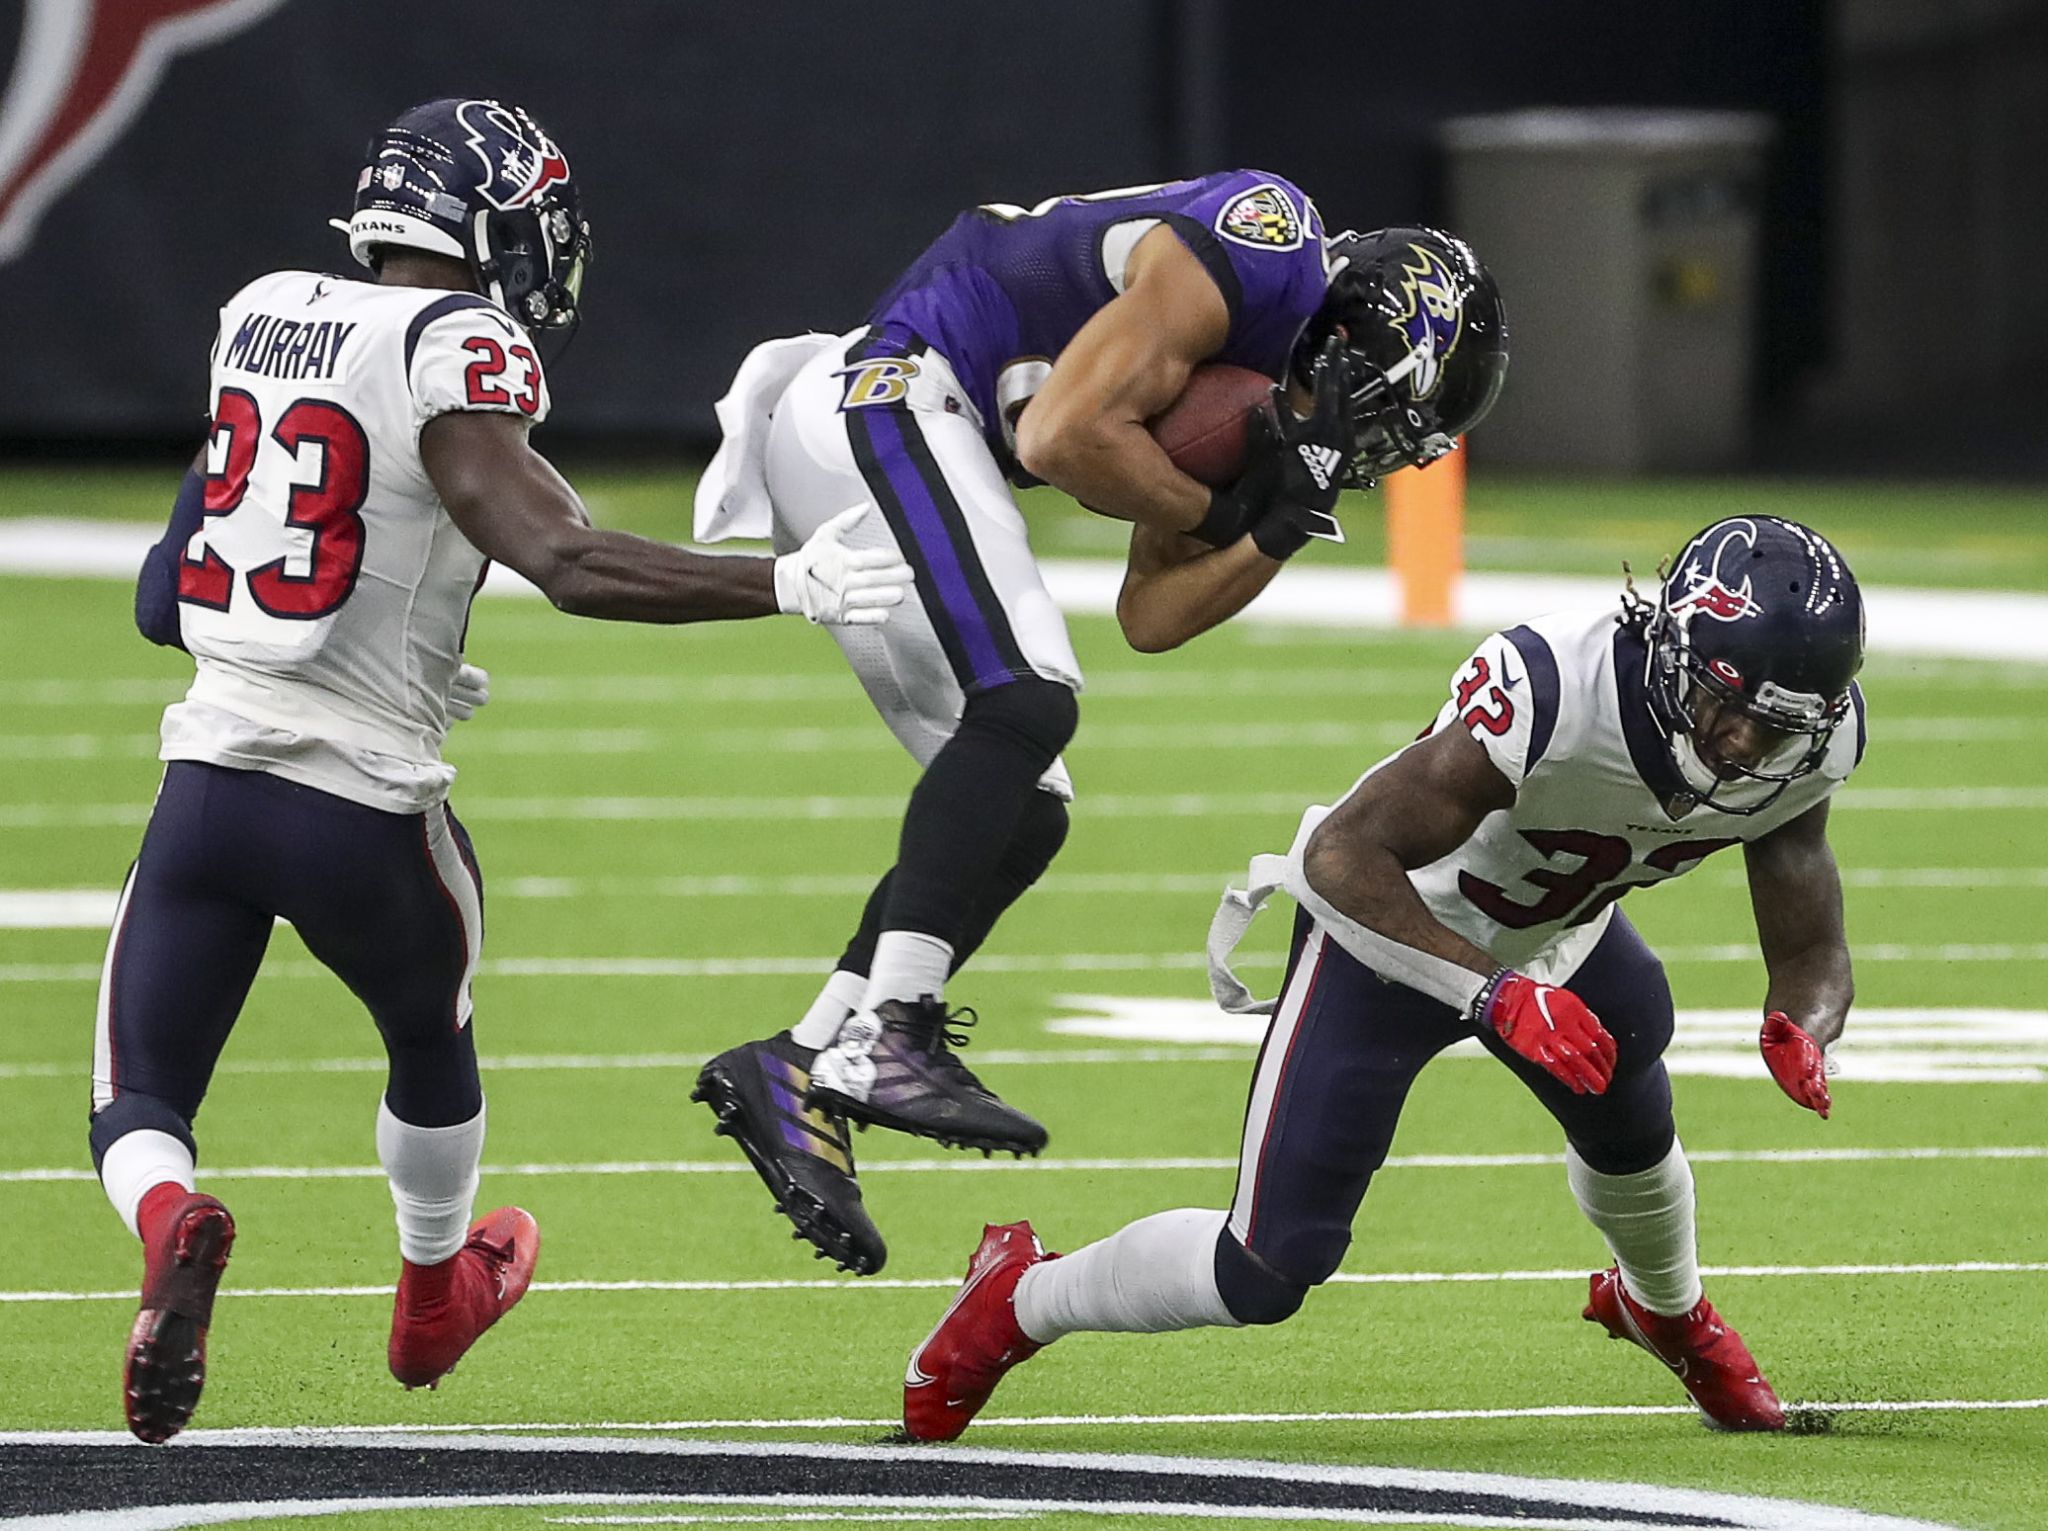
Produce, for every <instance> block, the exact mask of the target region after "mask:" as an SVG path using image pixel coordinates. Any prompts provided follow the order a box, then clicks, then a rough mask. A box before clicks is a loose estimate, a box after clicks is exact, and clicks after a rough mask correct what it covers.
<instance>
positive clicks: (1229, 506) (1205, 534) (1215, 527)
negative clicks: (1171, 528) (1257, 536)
mask: <svg viewBox="0 0 2048 1531" xmlns="http://www.w3.org/2000/svg"><path fill="white" fill-rule="evenodd" d="M1250 523H1251V513H1250V512H1249V511H1247V510H1246V509H1245V508H1244V505H1243V503H1242V502H1241V501H1240V500H1239V499H1238V498H1237V496H1236V495H1234V494H1232V493H1231V492H1230V491H1229V490H1227V489H1211V490H1210V491H1209V512H1208V514H1207V515H1205V516H1203V517H1202V519H1201V522H1200V524H1199V525H1196V526H1191V527H1189V528H1188V532H1187V534H1188V535H1189V536H1190V537H1199V538H1200V539H1201V540H1202V541H1204V542H1206V543H1208V544H1209V546H1210V547H1212V548H1227V547H1229V546H1230V545H1231V544H1232V543H1233V542H1235V541H1237V539H1238V538H1240V537H1242V536H1243V535H1244V534H1245V532H1246V530H1247V529H1248V528H1249V526H1250Z"/></svg>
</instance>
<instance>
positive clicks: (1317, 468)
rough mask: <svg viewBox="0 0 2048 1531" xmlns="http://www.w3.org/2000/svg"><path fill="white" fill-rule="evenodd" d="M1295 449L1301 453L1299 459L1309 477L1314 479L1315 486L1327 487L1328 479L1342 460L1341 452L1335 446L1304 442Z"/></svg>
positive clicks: (1328, 485)
mask: <svg viewBox="0 0 2048 1531" xmlns="http://www.w3.org/2000/svg"><path fill="white" fill-rule="evenodd" d="M1296 450H1297V451H1299V452H1300V453H1301V460H1302V463H1303V464H1304V465H1305V466H1306V467H1307V468H1308V472H1309V477H1310V478H1313V479H1314V480H1315V481H1316V488H1318V489H1327V488H1329V487H1330V480H1331V479H1332V478H1333V477H1335V476H1336V472H1337V467H1338V465H1339V464H1340V463H1342V462H1343V460H1344V456H1343V454H1342V453H1341V452H1339V451H1338V450H1337V449H1336V448H1335V447H1318V446H1309V445H1307V444H1306V443H1304V444H1303V445H1302V446H1300V447H1298V448H1296Z"/></svg>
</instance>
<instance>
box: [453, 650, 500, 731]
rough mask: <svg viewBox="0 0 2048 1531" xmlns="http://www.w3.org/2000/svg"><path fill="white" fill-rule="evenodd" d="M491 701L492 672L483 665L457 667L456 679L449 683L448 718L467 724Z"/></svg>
mask: <svg viewBox="0 0 2048 1531" xmlns="http://www.w3.org/2000/svg"><path fill="white" fill-rule="evenodd" d="M490 699H491V672H490V671H488V670H486V669H485V668H484V667H483V666H482V665H473V664H465V665H457V666H456V667H455V679H453V680H451V681H450V682H449V683H448V716H449V717H450V718H453V719H454V720H455V721H456V722H458V723H466V722H468V721H469V719H471V718H473V717H475V716H476V710H477V708H479V707H481V706H483V705H484V703H486V702H488V701H489V700H490Z"/></svg>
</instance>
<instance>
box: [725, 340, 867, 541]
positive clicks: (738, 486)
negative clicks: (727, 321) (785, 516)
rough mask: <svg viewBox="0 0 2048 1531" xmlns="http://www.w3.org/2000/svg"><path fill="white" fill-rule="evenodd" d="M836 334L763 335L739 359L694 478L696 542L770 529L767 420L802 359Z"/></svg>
mask: <svg viewBox="0 0 2048 1531" xmlns="http://www.w3.org/2000/svg"><path fill="white" fill-rule="evenodd" d="M839 338H840V337H839V336H837V335H824V334H819V333H816V332H813V333H811V334H808V335H791V336H788V337H786V338H784V339H782V340H766V341H763V342H762V343H761V344H760V345H757V346H755V347H754V349H753V350H751V351H749V352H748V353H747V359H746V360H745V361H743V362H741V363H740V370H739V371H738V372H736V373H734V374H733V379H732V387H730V388H729V389H727V390H726V394H725V397H724V398H722V399H720V400H719V401H718V403H717V405H716V406H714V407H715V408H716V409H717V411H718V428H719V430H720V431H721V432H723V433H724V436H725V440H724V441H723V442H722V443H721V444H720V445H719V448H718V451H717V453H716V454H715V455H714V456H713V457H712V459H711V465H710V466H709V467H707V468H706V469H705V470H704V476H703V478H701V479H699V480H698V481H697V515H696V519H697V527H696V536H697V540H698V541H699V542H723V541H724V540H725V539H726V538H728V537H766V536H768V535H769V534H770V532H771V530H772V528H773V517H772V515H771V514H770V509H769V504H768V421H769V419H770V418H771V417H772V416H773V415H774V413H775V406H776V405H777V404H779V403H780V402H781V401H782V396H783V394H784V393H786V392H787V391H788V390H789V385H790V383H791V382H792V381H794V379H795V378H796V375H797V373H798V372H800V371H801V370H803V366H804V363H806V362H808V361H809V360H810V359H811V358H812V357H813V356H816V355H817V354H818V353H819V352H820V351H822V350H823V349H824V348H825V347H826V346H828V345H831V344H832V343H833V342H834V341H836V340H838V339H839Z"/></svg>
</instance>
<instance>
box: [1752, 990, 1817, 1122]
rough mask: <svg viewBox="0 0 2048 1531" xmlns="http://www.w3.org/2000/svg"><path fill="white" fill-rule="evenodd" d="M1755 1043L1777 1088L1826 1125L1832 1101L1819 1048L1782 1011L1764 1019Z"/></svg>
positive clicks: (1775, 1011) (1772, 1013)
mask: <svg viewBox="0 0 2048 1531" xmlns="http://www.w3.org/2000/svg"><path fill="white" fill-rule="evenodd" d="M1756 1043H1757V1046H1758V1047H1760V1048H1761V1049H1763V1055H1764V1063H1765V1065H1766V1066H1767V1067H1768V1068H1769V1069H1770V1071H1771V1077H1772V1078H1773V1079H1775V1080H1777V1081H1778V1088H1779V1089H1781V1090H1783V1091H1784V1092H1785V1093H1786V1094H1787V1095H1789V1096H1791V1097H1792V1098H1793V1099H1794V1100H1795V1101H1797V1102H1798V1103H1799V1104H1800V1105H1802V1106H1804V1107H1806V1109H1807V1110H1809V1111H1815V1112H1818V1113H1819V1114H1820V1119H1821V1120H1822V1121H1826V1120H1827V1119H1828V1109H1829V1107H1831V1106H1832V1105H1833V1104H1834V1101H1833V1100H1832V1099H1831V1098H1830V1097H1829V1095H1828V1066H1827V1058H1826V1056H1825V1055H1823V1054H1822V1052H1821V1050H1820V1044H1819V1043H1818V1042H1816V1041H1814V1040H1813V1038H1812V1037H1810V1036H1808V1035H1807V1034H1806V1033H1805V1032H1804V1031H1802V1030H1801V1029H1800V1028H1799V1027H1797V1026H1795V1025H1793V1024H1792V1017H1791V1016H1789V1015H1787V1014H1786V1013H1785V1012H1784V1011H1782V1010H1773V1011H1772V1012H1771V1013H1770V1014H1769V1015H1767V1016H1765V1017H1764V1029H1763V1031H1762V1033H1761V1034H1760V1035H1759V1036H1758V1037H1757V1039H1756Z"/></svg>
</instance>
